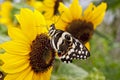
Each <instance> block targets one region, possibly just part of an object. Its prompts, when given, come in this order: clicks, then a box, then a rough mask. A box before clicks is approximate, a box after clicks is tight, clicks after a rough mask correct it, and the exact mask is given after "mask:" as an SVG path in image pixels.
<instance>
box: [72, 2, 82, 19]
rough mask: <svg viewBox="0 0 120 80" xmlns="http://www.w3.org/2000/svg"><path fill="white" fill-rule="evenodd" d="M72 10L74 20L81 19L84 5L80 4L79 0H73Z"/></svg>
mask: <svg viewBox="0 0 120 80" xmlns="http://www.w3.org/2000/svg"><path fill="white" fill-rule="evenodd" d="M70 11H71V14H72V17H73V19H74V20H76V19H80V18H81V16H82V7H81V6H80V5H79V0H73V2H72V4H71V5H70Z"/></svg>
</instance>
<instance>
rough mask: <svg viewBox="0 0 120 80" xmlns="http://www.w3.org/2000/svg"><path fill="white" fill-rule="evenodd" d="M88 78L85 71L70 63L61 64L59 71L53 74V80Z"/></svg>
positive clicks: (80, 79) (81, 79)
mask: <svg viewBox="0 0 120 80" xmlns="http://www.w3.org/2000/svg"><path fill="white" fill-rule="evenodd" d="M87 76H88V72H86V71H85V70H84V69H82V68H80V67H78V66H76V65H74V64H72V63H70V64H66V63H61V64H60V65H59V68H58V70H57V71H56V72H55V73H53V75H52V79H51V80H83V79H84V78H85V77H87Z"/></svg>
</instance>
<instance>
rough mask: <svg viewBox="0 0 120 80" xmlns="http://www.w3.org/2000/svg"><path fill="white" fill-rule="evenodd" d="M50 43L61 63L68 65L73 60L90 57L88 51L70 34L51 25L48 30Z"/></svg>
mask: <svg viewBox="0 0 120 80" xmlns="http://www.w3.org/2000/svg"><path fill="white" fill-rule="evenodd" d="M49 35H50V36H51V38H50V42H51V45H52V47H53V49H54V50H55V51H56V52H57V53H58V56H59V58H60V59H61V61H62V62H65V63H70V62H72V60H73V59H87V57H89V56H90V53H89V51H88V49H87V48H86V47H85V46H84V45H83V44H82V43H81V42H80V41H79V40H78V39H76V38H74V37H73V36H72V35H71V34H70V33H68V32H66V31H63V30H59V29H56V28H55V25H54V24H52V25H51V26H50V29H49Z"/></svg>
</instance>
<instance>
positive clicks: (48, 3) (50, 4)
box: [43, 0, 56, 7]
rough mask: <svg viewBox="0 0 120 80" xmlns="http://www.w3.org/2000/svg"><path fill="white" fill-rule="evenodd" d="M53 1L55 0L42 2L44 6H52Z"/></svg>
mask: <svg viewBox="0 0 120 80" xmlns="http://www.w3.org/2000/svg"><path fill="white" fill-rule="evenodd" d="M55 1H56V0H44V1H43V4H44V5H45V6H46V7H54V5H55Z"/></svg>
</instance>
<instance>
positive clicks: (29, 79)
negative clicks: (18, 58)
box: [24, 70, 34, 80]
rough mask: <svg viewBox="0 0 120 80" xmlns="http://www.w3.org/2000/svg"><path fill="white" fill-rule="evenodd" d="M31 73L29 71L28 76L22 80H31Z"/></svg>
mask: <svg viewBox="0 0 120 80" xmlns="http://www.w3.org/2000/svg"><path fill="white" fill-rule="evenodd" d="M33 73H34V72H33V71H32V70H31V71H30V72H29V74H27V75H26V77H25V78H24V80H33V78H34V77H33Z"/></svg>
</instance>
